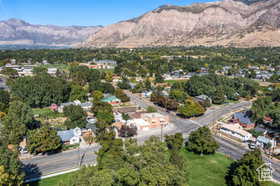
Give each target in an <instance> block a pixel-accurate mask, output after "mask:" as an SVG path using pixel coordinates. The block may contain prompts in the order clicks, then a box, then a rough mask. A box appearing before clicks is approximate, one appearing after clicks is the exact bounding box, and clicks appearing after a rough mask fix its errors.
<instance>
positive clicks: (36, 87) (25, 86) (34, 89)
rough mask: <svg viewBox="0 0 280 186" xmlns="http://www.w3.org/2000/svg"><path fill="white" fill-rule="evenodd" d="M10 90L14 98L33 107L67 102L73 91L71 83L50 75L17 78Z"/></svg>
mask: <svg viewBox="0 0 280 186" xmlns="http://www.w3.org/2000/svg"><path fill="white" fill-rule="evenodd" d="M10 88H11V94H12V95H13V96H16V97H19V98H20V99H22V100H23V101H24V102H25V103H27V104H29V105H30V106H31V107H45V106H50V105H51V104H53V103H56V104H60V103H63V102H66V101H68V100H69V96H70V91H71V88H70V85H69V83H67V82H66V81H64V80H62V79H60V78H56V77H51V76H49V75H48V74H40V75H37V76H33V77H21V78H17V79H16V80H15V81H14V82H13V83H11V85H10Z"/></svg>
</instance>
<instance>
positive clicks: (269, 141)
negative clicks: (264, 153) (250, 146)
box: [256, 136, 276, 148]
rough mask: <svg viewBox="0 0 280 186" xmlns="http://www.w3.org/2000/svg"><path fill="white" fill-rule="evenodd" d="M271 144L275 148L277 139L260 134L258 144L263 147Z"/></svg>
mask: <svg viewBox="0 0 280 186" xmlns="http://www.w3.org/2000/svg"><path fill="white" fill-rule="evenodd" d="M269 144H270V145H271V146H270V148H274V147H276V141H275V140H273V139H269V138H267V137H265V136H259V137H258V138H257V142H256V145H257V146H259V147H261V148H265V147H266V146H267V145H269Z"/></svg>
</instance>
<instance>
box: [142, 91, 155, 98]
mask: <svg viewBox="0 0 280 186" xmlns="http://www.w3.org/2000/svg"><path fill="white" fill-rule="evenodd" d="M152 93H153V91H145V92H143V93H142V95H141V96H142V97H144V98H150V97H151V95H152Z"/></svg>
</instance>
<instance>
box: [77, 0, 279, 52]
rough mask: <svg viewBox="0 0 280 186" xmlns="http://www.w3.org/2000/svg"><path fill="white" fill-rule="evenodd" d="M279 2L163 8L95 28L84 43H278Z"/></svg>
mask: <svg viewBox="0 0 280 186" xmlns="http://www.w3.org/2000/svg"><path fill="white" fill-rule="evenodd" d="M279 27H280V0H241V1H239V0H223V1H218V2H210V3H199V4H193V5H191V6H170V5H166V6H162V7H159V8H157V9H155V10H153V11H151V12H148V13H146V14H144V15H142V16H140V17H138V18H135V19H131V20H127V21H122V22H119V23H116V24H112V25H109V26H107V27H104V28H102V29H100V30H99V31H98V32H97V33H95V34H93V35H91V37H90V38H89V39H88V40H87V41H86V42H84V43H83V45H82V46H84V47H126V48H132V47H142V46H146V47H147V46H193V45H205V46H215V45H223V46H237V47H255V46H280V28H279Z"/></svg>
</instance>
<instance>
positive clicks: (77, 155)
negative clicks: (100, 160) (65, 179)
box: [22, 145, 99, 180]
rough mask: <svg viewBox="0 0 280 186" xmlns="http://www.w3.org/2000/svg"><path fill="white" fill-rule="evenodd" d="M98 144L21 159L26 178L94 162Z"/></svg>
mask: <svg viewBox="0 0 280 186" xmlns="http://www.w3.org/2000/svg"><path fill="white" fill-rule="evenodd" d="M98 149H99V146H97V145H95V146H89V147H88V148H83V149H75V150H70V151H65V152H62V153H57V154H53V155H44V156H37V157H34V158H32V159H27V160H22V163H23V164H24V171H25V172H26V175H27V176H26V178H25V179H26V180H28V179H32V178H37V177H40V176H46V175H50V174H54V173H58V172H62V171H66V170H71V169H75V168H79V167H80V166H83V165H90V164H94V163H95V162H96V154H95V152H97V151H98Z"/></svg>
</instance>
